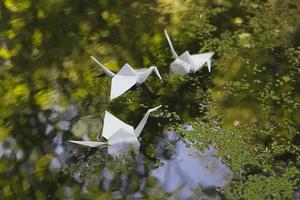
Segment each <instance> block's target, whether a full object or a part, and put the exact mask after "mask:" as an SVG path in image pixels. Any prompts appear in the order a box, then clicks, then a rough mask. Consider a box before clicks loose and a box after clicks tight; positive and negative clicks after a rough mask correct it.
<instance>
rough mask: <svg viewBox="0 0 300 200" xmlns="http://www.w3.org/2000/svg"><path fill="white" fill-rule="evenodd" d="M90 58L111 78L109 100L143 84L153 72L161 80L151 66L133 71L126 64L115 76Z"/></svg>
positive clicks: (155, 68) (155, 69) (154, 68)
mask: <svg viewBox="0 0 300 200" xmlns="http://www.w3.org/2000/svg"><path fill="white" fill-rule="evenodd" d="M91 58H92V59H93V60H94V61H95V62H96V63H97V64H98V65H99V67H100V68H101V69H102V70H103V71H104V73H105V74H106V75H108V76H110V77H112V81H111V90H110V100H112V99H114V98H117V97H118V96H120V95H122V94H123V93H124V92H126V91H127V90H129V89H130V88H131V87H132V86H134V85H140V84H142V83H144V82H145V81H146V79H147V78H148V77H149V76H150V74H151V73H152V72H153V71H154V73H155V74H156V75H157V76H158V78H159V79H160V80H161V76H160V74H159V71H158V69H157V67H155V66H151V67H149V68H148V69H147V68H141V69H133V68H132V67H131V66H130V65H129V64H127V63H126V64H125V65H124V66H123V67H122V68H121V70H120V71H119V72H118V73H117V74H115V73H113V72H112V71H110V70H109V69H107V68H106V67H105V66H104V65H102V64H101V63H100V62H99V61H98V60H97V59H96V58H94V57H93V56H91Z"/></svg>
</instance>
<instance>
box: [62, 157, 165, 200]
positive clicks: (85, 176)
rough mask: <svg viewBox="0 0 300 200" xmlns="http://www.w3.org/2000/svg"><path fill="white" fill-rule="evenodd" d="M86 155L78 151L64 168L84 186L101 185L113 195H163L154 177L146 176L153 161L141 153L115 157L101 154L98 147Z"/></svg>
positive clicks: (157, 196) (159, 196)
mask: <svg viewBox="0 0 300 200" xmlns="http://www.w3.org/2000/svg"><path fill="white" fill-rule="evenodd" d="M86 155H87V154H86V153H84V155H80V154H77V156H76V157H74V160H73V163H72V164H70V165H68V166H67V167H66V168H65V170H64V173H65V174H68V175H71V176H73V177H77V178H76V179H77V181H78V183H80V184H82V185H83V186H84V187H85V188H86V189H89V190H90V189H91V188H94V187H97V188H100V189H101V190H104V191H106V192H107V193H108V194H111V196H112V198H113V197H114V196H116V197H118V196H121V197H123V198H129V197H130V195H134V194H137V193H139V194H140V195H142V196H143V198H150V197H151V198H154V199H156V198H157V199H161V198H163V197H166V195H165V194H164V192H162V191H160V190H161V189H160V188H157V187H156V185H157V184H156V180H155V179H154V178H152V177H150V176H149V170H151V169H152V168H153V167H154V165H153V164H151V162H148V161H147V160H144V158H142V157H137V155H135V154H134V153H133V152H132V153H129V154H126V155H121V156H119V157H114V158H112V157H109V156H104V155H103V152H100V151H96V152H94V153H93V154H92V155H89V156H86ZM82 156H83V157H82ZM78 158H80V160H77V159H78ZM141 169H142V170H141ZM157 192H158V193H157ZM117 193H118V194H117ZM163 199H164V198H163Z"/></svg>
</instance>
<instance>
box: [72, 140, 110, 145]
mask: <svg viewBox="0 0 300 200" xmlns="http://www.w3.org/2000/svg"><path fill="white" fill-rule="evenodd" d="M69 142H71V143H74V144H79V145H82V146H87V147H100V146H103V145H106V144H107V143H106V142H92V141H75V140H69Z"/></svg>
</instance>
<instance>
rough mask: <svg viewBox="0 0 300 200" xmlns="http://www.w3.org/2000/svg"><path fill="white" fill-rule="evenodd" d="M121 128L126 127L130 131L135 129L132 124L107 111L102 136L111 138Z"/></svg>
mask: <svg viewBox="0 0 300 200" xmlns="http://www.w3.org/2000/svg"><path fill="white" fill-rule="evenodd" d="M119 129H124V130H126V131H128V132H133V131H134V130H133V127H132V126H130V125H128V124H126V123H124V122H122V121H121V120H119V119H118V118H116V117H115V116H113V115H112V114H111V113H109V112H107V111H105V116H104V124H103V132H102V136H103V137H104V138H105V139H107V140H110V139H111V137H112V136H113V135H115V134H116V132H117V131H118V130H119Z"/></svg>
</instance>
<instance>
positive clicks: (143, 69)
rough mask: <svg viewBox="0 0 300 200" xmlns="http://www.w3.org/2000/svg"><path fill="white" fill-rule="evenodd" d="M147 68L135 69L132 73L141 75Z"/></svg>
mask: <svg viewBox="0 0 300 200" xmlns="http://www.w3.org/2000/svg"><path fill="white" fill-rule="evenodd" d="M147 69H148V68H139V69H135V70H134V71H135V72H136V73H143V72H144V71H146V70H147Z"/></svg>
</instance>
